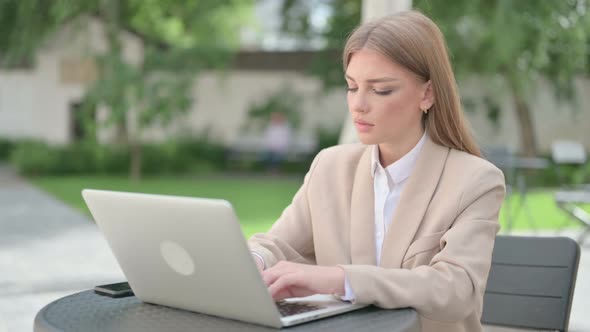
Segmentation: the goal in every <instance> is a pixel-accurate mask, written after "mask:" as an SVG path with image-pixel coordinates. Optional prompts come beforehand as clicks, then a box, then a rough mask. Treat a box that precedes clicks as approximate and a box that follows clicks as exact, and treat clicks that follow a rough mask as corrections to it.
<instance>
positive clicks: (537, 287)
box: [481, 236, 580, 331]
mask: <svg viewBox="0 0 590 332" xmlns="http://www.w3.org/2000/svg"><path fill="white" fill-rule="evenodd" d="M579 260H580V246H579V245H578V244H577V243H576V242H575V241H574V240H572V239H570V238H566V237H521V236H498V237H497V238H496V245H495V247H494V252H493V256H492V267H491V270H490V275H489V278H488V283H487V288H486V292H485V295H484V305H483V315H482V319H481V321H482V323H484V324H491V325H495V326H498V325H499V326H508V327H518V328H529V329H541V330H544V329H545V330H558V331H567V330H568V323H569V315H570V309H571V305H572V299H573V296H574V287H575V284H576V274H577V271H578V263H579ZM493 329H494V327H493V326H485V328H484V330H486V331H489V330H493ZM503 331H505V330H503Z"/></svg>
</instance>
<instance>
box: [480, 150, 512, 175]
mask: <svg viewBox="0 0 590 332" xmlns="http://www.w3.org/2000/svg"><path fill="white" fill-rule="evenodd" d="M482 152H483V155H484V156H485V158H486V159H487V160H489V161H490V162H491V163H492V164H494V165H496V167H498V168H501V169H503V170H508V169H511V168H513V167H514V158H515V156H516V151H515V150H514V149H513V148H511V147H509V146H504V145H490V146H484V147H483V148H482Z"/></svg>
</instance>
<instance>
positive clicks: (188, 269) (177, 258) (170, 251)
mask: <svg viewBox="0 0 590 332" xmlns="http://www.w3.org/2000/svg"><path fill="white" fill-rule="evenodd" d="M160 253H161V254H162V257H163V258H164V261H165V262H166V264H168V266H169V267H170V268H171V269H172V270H174V271H175V272H176V273H179V274H182V275H184V276H189V275H191V274H193V273H194V272H195V263H194V262H193V260H192V258H191V256H190V255H189V254H188V252H187V251H186V249H184V248H183V247H182V246H180V245H179V244H177V243H175V242H172V241H164V242H162V243H161V244H160Z"/></svg>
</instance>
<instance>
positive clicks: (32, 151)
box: [10, 141, 60, 175]
mask: <svg viewBox="0 0 590 332" xmlns="http://www.w3.org/2000/svg"><path fill="white" fill-rule="evenodd" d="M59 158H60V156H59V153H58V152H57V150H56V149H55V148H52V147H50V146H49V145H47V144H45V143H42V142H38V141H23V142H20V143H17V144H16V146H15V148H14V149H13V151H12V153H11V155H10V161H11V162H12V164H13V165H14V166H15V167H16V168H17V169H18V170H19V171H20V172H21V173H23V174H27V175H44V174H54V173H55V172H56V171H57V170H58V165H59V164H60V162H59Z"/></svg>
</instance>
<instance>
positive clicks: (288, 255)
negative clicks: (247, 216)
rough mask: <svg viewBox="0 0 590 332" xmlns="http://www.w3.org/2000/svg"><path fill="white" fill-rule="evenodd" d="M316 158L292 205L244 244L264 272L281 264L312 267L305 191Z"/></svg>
mask: <svg viewBox="0 0 590 332" xmlns="http://www.w3.org/2000/svg"><path fill="white" fill-rule="evenodd" d="M320 154H321V152H320V153H318V154H317V155H316V157H315V158H314V160H313V162H312V163H311V167H310V169H309V171H308V172H307V174H306V175H305V179H304V180H303V185H302V186H301V187H300V188H299V190H298V191H297V193H296V194H295V196H294V197H293V201H292V202H291V204H290V205H289V206H287V207H286V208H285V210H284V211H283V213H282V214H281V216H280V217H279V219H278V220H277V221H276V222H275V223H274V224H273V225H272V227H271V228H270V230H269V231H268V232H267V233H259V234H255V235H253V236H252V237H251V238H250V239H249V240H248V246H249V247H250V250H251V251H252V252H254V253H256V254H258V255H260V256H262V258H263V260H264V264H265V267H266V268H269V267H271V266H273V265H275V264H276V263H278V262H279V261H282V260H287V261H292V262H297V263H304V264H315V250H314V246H313V231H312V223H311V214H310V211H309V201H308V194H307V191H308V187H309V185H310V182H311V181H312V175H313V172H314V170H315V168H316V166H317V164H318V161H319V159H320Z"/></svg>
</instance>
